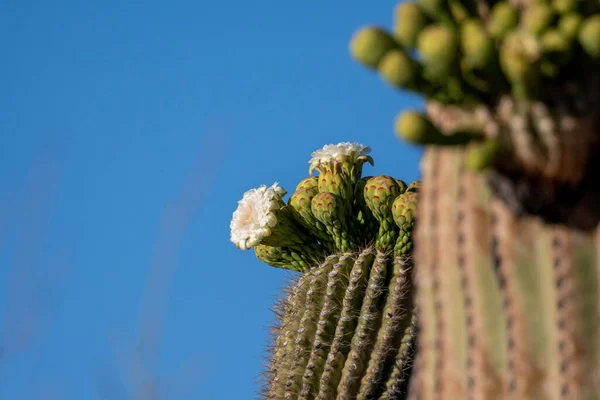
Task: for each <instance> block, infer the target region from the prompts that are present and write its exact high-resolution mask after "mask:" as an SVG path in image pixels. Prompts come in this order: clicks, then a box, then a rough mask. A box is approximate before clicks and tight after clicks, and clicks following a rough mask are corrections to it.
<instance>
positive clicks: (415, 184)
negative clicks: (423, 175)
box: [406, 181, 421, 193]
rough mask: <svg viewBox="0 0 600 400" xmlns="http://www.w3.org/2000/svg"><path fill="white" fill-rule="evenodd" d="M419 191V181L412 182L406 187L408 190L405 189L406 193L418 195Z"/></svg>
mask: <svg viewBox="0 0 600 400" xmlns="http://www.w3.org/2000/svg"><path fill="white" fill-rule="evenodd" d="M420 189H421V181H414V182H411V184H410V185H408V188H406V191H407V192H414V193H419V190H420Z"/></svg>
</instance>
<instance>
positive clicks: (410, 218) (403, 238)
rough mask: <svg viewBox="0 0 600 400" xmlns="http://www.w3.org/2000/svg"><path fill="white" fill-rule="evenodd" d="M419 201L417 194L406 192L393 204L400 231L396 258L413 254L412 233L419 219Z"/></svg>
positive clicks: (393, 212)
mask: <svg viewBox="0 0 600 400" xmlns="http://www.w3.org/2000/svg"><path fill="white" fill-rule="evenodd" d="M417 200H418V194H417V193H415V192H406V193H404V194H401V195H400V196H398V197H396V200H394V203H393V204H392V214H393V216H394V222H395V223H396V225H397V226H398V228H399V229H400V231H399V234H398V239H396V244H395V246H394V256H406V255H409V254H411V251H412V248H413V240H412V233H413V230H414V227H415V221H416V217H417Z"/></svg>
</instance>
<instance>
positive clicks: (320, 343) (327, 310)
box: [298, 255, 353, 400]
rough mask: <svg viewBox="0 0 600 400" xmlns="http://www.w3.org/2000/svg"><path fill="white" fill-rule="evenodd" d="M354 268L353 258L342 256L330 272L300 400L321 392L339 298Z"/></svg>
mask: <svg viewBox="0 0 600 400" xmlns="http://www.w3.org/2000/svg"><path fill="white" fill-rule="evenodd" d="M352 266H353V260H352V257H351V256H350V255H343V256H341V257H340V258H339V260H338V262H337V263H336V264H335V265H334V266H333V269H332V271H331V272H330V273H329V276H328V280H327V289H326V292H325V299H324V301H323V308H322V309H321V313H320V314H319V321H318V323H317V331H316V333H315V338H314V341H313V345H312V351H311V354H310V359H309V361H308V364H307V366H306V371H305V373H304V376H303V377H302V390H301V392H300V395H299V397H298V399H299V400H300V399H303V400H307V399H313V398H314V397H315V395H316V393H318V390H319V378H320V377H321V374H322V372H323V369H324V367H325V360H326V358H327V354H328V353H329V349H330V347H331V340H332V338H333V335H334V333H335V327H336V324H335V322H336V321H337V320H338V318H339V314H340V307H341V304H340V303H341V302H340V299H341V298H342V296H343V294H344V292H345V291H346V288H347V286H348V283H349V282H348V280H347V279H345V277H347V276H348V274H349V273H350V271H351V269H352Z"/></svg>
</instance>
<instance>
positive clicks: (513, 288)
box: [492, 201, 541, 398]
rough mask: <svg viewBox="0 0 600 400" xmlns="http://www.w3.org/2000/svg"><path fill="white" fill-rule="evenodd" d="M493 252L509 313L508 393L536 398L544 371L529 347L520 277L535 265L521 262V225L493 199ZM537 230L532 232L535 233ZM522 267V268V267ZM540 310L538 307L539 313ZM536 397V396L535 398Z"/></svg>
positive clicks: (507, 325)
mask: <svg viewBox="0 0 600 400" xmlns="http://www.w3.org/2000/svg"><path fill="white" fill-rule="evenodd" d="M492 231H493V239H492V253H493V258H494V262H495V264H496V272H497V274H498V275H497V276H498V281H499V285H500V288H501V290H502V292H503V298H504V304H503V307H504V314H505V316H506V330H507V344H508V351H507V354H508V361H507V366H508V371H507V372H508V373H507V380H506V393H507V395H508V396H511V397H514V398H536V397H535V395H534V393H532V391H534V390H535V386H536V385H535V384H536V382H539V380H540V379H541V378H540V375H541V373H540V371H539V366H538V365H533V363H532V361H533V360H532V356H531V353H530V349H529V346H530V344H531V340H530V338H529V336H530V333H531V332H530V331H528V321H527V318H526V315H527V316H528V317H530V316H531V315H530V314H526V313H525V310H524V307H523V304H522V302H521V301H519V300H520V299H519V293H521V292H520V291H521V290H523V288H521V287H519V286H518V285H517V284H516V282H517V281H518V278H517V277H516V276H517V274H518V273H519V272H522V271H519V270H523V269H531V268H532V267H533V265H531V264H529V263H528V264H525V265H519V264H518V261H524V260H519V259H518V254H516V252H515V250H517V249H515V248H514V247H513V246H512V243H513V242H514V236H515V232H517V226H516V223H515V220H514V217H513V216H512V215H511V214H510V212H509V211H508V210H507V209H506V208H505V207H504V206H503V205H502V204H501V203H499V202H497V201H493V202H492ZM532 233H533V232H528V235H531V234H532ZM519 267H521V268H519ZM537 313H538V311H537V310H536V311H535V313H534V314H533V315H535V314H537ZM532 396H533V397H532ZM538 398H539V397H538Z"/></svg>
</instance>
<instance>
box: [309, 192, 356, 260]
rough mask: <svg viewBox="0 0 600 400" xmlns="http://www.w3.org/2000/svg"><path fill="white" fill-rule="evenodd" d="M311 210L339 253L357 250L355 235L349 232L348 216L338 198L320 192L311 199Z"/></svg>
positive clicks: (331, 194) (341, 201)
mask: <svg viewBox="0 0 600 400" xmlns="http://www.w3.org/2000/svg"><path fill="white" fill-rule="evenodd" d="M311 209H312V212H313V214H314V216H315V217H316V218H317V219H318V220H319V221H321V222H322V223H323V225H325V227H326V229H327V231H328V232H329V234H330V235H331V236H332V237H333V240H334V241H335V244H336V246H337V248H338V250H339V251H341V252H351V251H356V250H357V249H358V243H356V238H355V235H353V234H352V233H351V231H350V226H349V219H348V217H349V215H348V213H347V210H346V208H345V207H344V202H343V200H342V199H341V198H340V197H339V196H336V195H335V194H333V193H328V192H321V193H319V194H317V195H316V196H315V197H313V199H312V201H311Z"/></svg>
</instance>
